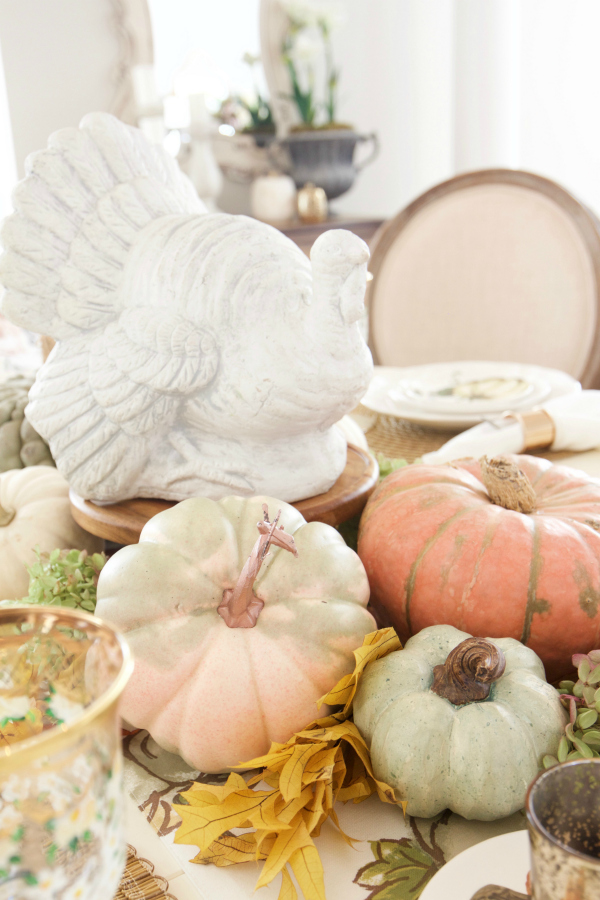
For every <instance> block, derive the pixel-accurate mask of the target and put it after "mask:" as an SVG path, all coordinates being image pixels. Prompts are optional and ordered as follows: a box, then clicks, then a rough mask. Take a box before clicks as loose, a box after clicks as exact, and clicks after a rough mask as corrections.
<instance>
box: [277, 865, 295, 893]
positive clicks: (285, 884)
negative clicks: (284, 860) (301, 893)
mask: <svg viewBox="0 0 600 900" xmlns="http://www.w3.org/2000/svg"><path fill="white" fill-rule="evenodd" d="M281 875H282V878H281V888H280V890H279V896H278V898H277V900H298V892H297V891H296V888H295V887H294V882H293V881H292V879H291V876H290V873H289V872H288V870H287V869H282V870H281Z"/></svg>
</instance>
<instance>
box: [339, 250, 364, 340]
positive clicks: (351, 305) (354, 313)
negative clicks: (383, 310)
mask: <svg viewBox="0 0 600 900" xmlns="http://www.w3.org/2000/svg"><path fill="white" fill-rule="evenodd" d="M366 289H367V263H366V262H365V263H362V264H361V265H358V266H354V267H353V268H352V271H351V272H350V274H349V275H348V277H347V278H346V280H345V281H344V283H343V285H342V290H341V291H340V312H341V314H342V319H343V320H344V322H345V323H346V324H347V325H353V324H354V322H358V320H359V319H360V318H361V316H362V314H363V310H364V305H365V291H366Z"/></svg>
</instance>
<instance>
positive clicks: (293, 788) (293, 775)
mask: <svg viewBox="0 0 600 900" xmlns="http://www.w3.org/2000/svg"><path fill="white" fill-rule="evenodd" d="M326 747H327V745H326V744H323V743H321V742H319V743H316V744H297V745H296V746H295V747H294V750H293V752H292V755H291V756H290V758H289V759H288V761H287V762H286V764H285V766H284V767H283V769H282V770H281V775H280V777H279V790H280V791H281V794H282V796H283V798H284V799H285V800H291V799H292V797H297V796H298V795H299V794H300V793H301V791H302V776H303V775H304V769H305V767H306V765H307V763H308V762H309V760H310V759H311V757H313V756H316V754H317V753H319V752H320V751H321V750H323V749H324V748H326Z"/></svg>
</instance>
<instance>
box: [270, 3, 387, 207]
mask: <svg viewBox="0 0 600 900" xmlns="http://www.w3.org/2000/svg"><path fill="white" fill-rule="evenodd" d="M280 2H281V6H282V7H283V9H284V11H285V13H286V16H287V20H288V22H287V29H286V31H285V33H284V37H283V42H282V47H281V57H282V61H283V63H284V65H285V67H286V69H287V72H288V75H289V80H290V92H289V94H287V95H286V97H287V99H288V100H290V102H291V103H293V104H294V106H295V109H296V112H297V114H298V117H299V120H300V121H299V122H298V124H297V125H295V126H293V127H292V129H291V130H290V133H289V135H288V136H287V137H286V138H284V139H283V140H282V141H281V142H280V143H281V144H282V145H283V146H284V147H286V149H287V150H288V151H289V154H290V157H291V163H292V177H293V178H294V181H295V183H296V187H298V188H301V187H302V186H303V185H305V184H306V183H307V182H312V183H313V184H316V185H318V186H319V187H322V188H323V189H324V190H325V193H326V194H327V198H328V199H329V200H332V199H334V198H335V197H339V196H340V195H341V194H344V193H345V192H346V191H348V190H349V189H350V188H351V187H352V185H353V183H354V179H355V178H356V174H357V172H358V171H359V170H360V169H362V168H364V166H366V165H367V164H368V163H369V162H371V161H372V159H374V157H375V156H376V154H377V151H378V143H377V136H376V135H375V134H369V135H362V134H358V133H357V132H356V131H355V130H354V128H353V127H352V125H348V124H346V123H344V122H339V121H338V119H337V101H338V86H339V76H340V71H339V69H338V68H337V66H336V65H335V62H334V57H333V47H332V40H331V37H332V32H333V30H334V29H335V28H336V27H337V26H338V25H339V23H340V21H341V13H340V8H339V6H338V5H336V4H334V3H333V2H331V0H329V2H323V0H280ZM318 85H320V86H321V89H320V90H319V89H318ZM362 142H369V143H371V144H372V152H371V154H370V155H369V156H368V158H367V159H365V160H364V161H363V162H362V163H360V164H356V163H355V162H354V152H355V148H356V146H357V144H359V143H362Z"/></svg>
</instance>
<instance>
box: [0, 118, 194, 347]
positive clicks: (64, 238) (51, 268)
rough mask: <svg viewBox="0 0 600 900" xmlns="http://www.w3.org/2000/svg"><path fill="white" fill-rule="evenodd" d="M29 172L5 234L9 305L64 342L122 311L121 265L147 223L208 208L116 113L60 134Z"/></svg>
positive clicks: (20, 319)
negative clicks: (118, 296)
mask: <svg viewBox="0 0 600 900" xmlns="http://www.w3.org/2000/svg"><path fill="white" fill-rule="evenodd" d="M26 173H27V177H26V178H25V179H24V181H22V182H21V183H20V184H19V186H18V187H17V189H16V190H15V194H14V206H15V212H14V213H13V214H12V215H11V216H9V217H8V218H7V219H6V221H5V223H4V225H3V228H2V233H1V241H2V246H3V247H4V253H3V254H2V256H1V257H0V283H1V284H2V285H3V287H4V289H5V290H4V295H3V297H2V301H1V309H2V312H3V313H4V314H5V315H6V316H7V318H9V319H10V320H11V321H13V322H15V323H16V324H18V325H22V326H24V327H26V328H29V329H31V330H33V331H38V332H41V333H43V334H48V335H50V336H51V337H53V338H55V339H57V340H59V339H63V338H66V337H69V336H74V335H76V334H78V333H85V332H92V331H96V330H97V329H98V328H103V327H105V326H106V325H107V324H108V323H109V322H110V321H112V320H113V319H115V318H116V317H117V316H118V315H119V313H120V311H121V310H120V308H119V307H118V301H117V295H118V289H119V285H120V283H121V278H122V274H123V267H124V265H125V262H126V259H127V255H128V253H129V250H130V248H131V245H132V243H133V241H134V240H135V238H136V236H137V234H138V233H139V232H140V231H141V230H142V229H143V228H144V227H145V226H146V225H148V224H149V223H150V222H152V221H153V220H154V219H157V218H160V217H162V216H165V215H172V214H179V215H182V214H183V215H188V214H193V213H195V214H199V213H200V214H201V213H204V212H206V210H205V207H204V205H203V204H202V202H201V200H200V199H199V198H198V196H197V194H196V192H195V190H194V188H193V186H192V184H191V182H190V181H189V179H188V178H187V177H186V176H185V175H184V174H183V173H182V172H181V171H180V170H179V167H178V166H177V163H176V162H175V161H174V160H173V159H172V158H171V157H170V156H169V155H168V154H167V153H166V152H165V151H164V150H163V149H162V147H158V146H155V145H152V144H149V143H148V141H147V140H146V138H145V137H144V136H143V135H142V134H141V133H140V132H139V131H137V129H134V128H130V127H129V126H128V125H124V124H123V123H122V122H119V120H118V119H115V118H114V117H113V116H111V115H109V114H108V113H93V114H91V115H88V116H86V117H85V118H84V119H83V120H82V122H81V125H80V127H79V128H65V129H63V130H61V131H57V132H56V133H55V134H53V135H52V136H51V137H50V139H49V142H48V148H47V149H46V150H41V151H40V152H38V153H34V154H33V155H32V156H30V157H29V158H28V159H27V162H26Z"/></svg>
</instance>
